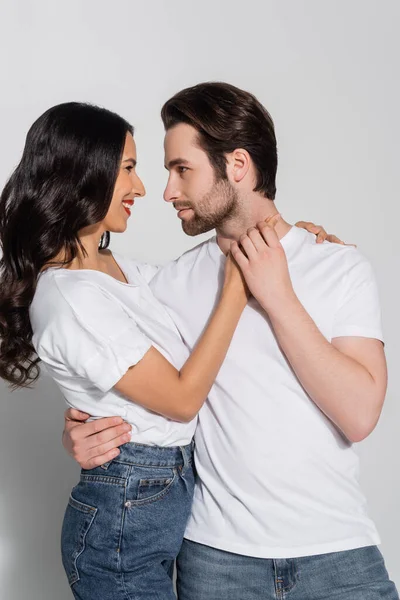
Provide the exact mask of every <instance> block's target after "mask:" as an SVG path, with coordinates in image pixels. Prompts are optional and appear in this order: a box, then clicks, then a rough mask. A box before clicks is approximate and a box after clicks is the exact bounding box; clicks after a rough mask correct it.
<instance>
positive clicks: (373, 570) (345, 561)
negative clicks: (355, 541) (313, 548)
mask: <svg viewBox="0 0 400 600" xmlns="http://www.w3.org/2000/svg"><path fill="white" fill-rule="evenodd" d="M177 567H178V582H177V584H178V586H177V587H178V597H179V600H378V599H379V600H398V599H399V596H398V594H397V591H396V588H395V585H394V583H393V582H392V581H390V580H389V577H388V574H387V571H386V568H385V565H384V561H383V558H382V554H381V553H380V551H379V550H378V548H377V547H376V546H367V547H365V548H357V549H355V550H346V551H344V552H333V553H329V554H321V555H317V556H307V557H303V558H294V559H268V558H252V557H250V556H242V555H240V554H231V553H230V552H224V551H222V550H217V549H215V548H211V547H209V546H204V545H202V544H196V543H195V542H191V541H189V540H184V542H183V545H182V549H181V552H180V554H179V556H178V560H177Z"/></svg>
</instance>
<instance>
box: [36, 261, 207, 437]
mask: <svg viewBox="0 0 400 600" xmlns="http://www.w3.org/2000/svg"><path fill="white" fill-rule="evenodd" d="M114 257H115V258H116V259H117V261H118V264H119V266H120V268H121V269H122V271H123V272H124V274H125V277H126V278H127V281H128V283H127V284H126V283H122V282H119V281H117V280H116V279H114V278H113V277H110V276H108V275H106V274H104V273H101V272H99V271H94V270H88V269H86V270H78V271H72V270H67V269H59V268H52V269H48V270H46V271H44V272H43V273H42V274H41V275H40V277H39V280H38V284H37V289H36V293H35V296H34V299H33V302H32V304H31V307H30V319H31V324H32V329H33V345H34V347H35V349H36V351H37V354H38V356H39V357H40V358H41V359H42V361H43V363H44V365H45V367H46V369H47V371H48V372H49V374H50V375H51V376H52V377H53V378H54V380H55V381H56V382H57V384H58V385H59V387H60V388H61V391H62V392H63V394H64V397H65V399H66V401H67V403H68V405H69V406H72V407H74V408H77V409H79V410H82V411H84V412H87V413H88V414H90V415H92V416H94V417H105V416H114V415H119V416H121V417H122V418H123V419H125V421H127V422H128V423H130V424H131V425H132V437H131V441H133V442H137V443H142V444H149V445H158V446H183V445H186V444H189V443H190V442H191V440H192V437H193V433H194V430H195V426H196V419H194V420H193V421H191V422H190V423H179V422H176V421H172V420H170V419H167V418H165V417H163V416H161V415H158V414H156V413H154V412H152V411H149V410H146V409H145V408H143V407H142V406H140V405H138V404H135V403H134V402H132V401H131V400H129V399H128V398H126V397H124V396H123V395H121V394H119V393H118V392H117V391H116V390H115V389H113V386H114V385H115V384H116V383H117V382H118V381H119V380H120V379H121V377H123V375H125V373H126V372H127V370H128V369H129V368H130V367H131V366H132V365H135V364H136V363H137V362H138V361H139V360H140V359H141V358H142V357H143V356H144V355H145V354H146V352H147V351H148V350H149V349H150V348H151V346H154V347H155V348H157V349H158V350H159V351H160V352H161V353H162V354H163V355H164V356H165V358H166V359H167V360H168V361H169V362H170V363H171V364H173V365H174V366H175V367H176V368H177V369H180V368H181V367H182V365H183V364H184V362H185V361H186V359H187V357H188V355H189V352H188V350H187V348H186V347H185V345H184V344H183V342H182V339H181V337H180V335H179V333H178V331H177V329H176V327H175V325H174V323H173V322H172V320H171V317H170V316H169V315H168V313H167V312H166V310H165V309H164V308H163V307H162V305H161V304H160V303H159V302H158V301H157V300H156V299H155V298H154V295H153V294H152V292H151V291H150V289H149V287H148V284H147V280H146V279H148V278H149V277H150V275H153V274H154V270H153V269H152V268H151V266H150V265H149V266H147V265H140V263H136V262H135V261H132V260H126V259H123V258H121V257H116V255H115V254H114Z"/></svg>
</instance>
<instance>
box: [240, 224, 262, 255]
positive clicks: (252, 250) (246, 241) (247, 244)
mask: <svg viewBox="0 0 400 600" xmlns="http://www.w3.org/2000/svg"><path fill="white" fill-rule="evenodd" d="M249 231H250V230H249ZM257 233H258V232H257V229H255V230H252V231H251V235H252V237H253V238H254V237H255V235H257ZM239 245H240V246H242V248H243V250H244V252H245V254H246V256H247V258H248V259H249V260H252V259H254V258H255V257H256V256H257V249H256V247H255V245H254V244H253V241H252V239H251V238H250V237H249V236H248V234H247V233H245V234H243V235H241V236H240V238H239Z"/></svg>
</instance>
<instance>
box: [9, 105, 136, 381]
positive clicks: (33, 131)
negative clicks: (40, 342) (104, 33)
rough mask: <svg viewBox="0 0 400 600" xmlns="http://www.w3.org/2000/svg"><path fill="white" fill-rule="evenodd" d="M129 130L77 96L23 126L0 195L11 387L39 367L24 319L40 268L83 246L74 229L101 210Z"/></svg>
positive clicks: (107, 201) (92, 221) (96, 220)
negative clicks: (21, 143)
mask: <svg viewBox="0 0 400 600" xmlns="http://www.w3.org/2000/svg"><path fill="white" fill-rule="evenodd" d="M128 132H129V133H131V134H133V128H132V126H131V125H130V124H129V123H127V122H126V121H125V120H124V119H122V118H121V117H120V116H118V115H116V114H115V113H112V112H110V111H108V110H105V109H103V108H99V107H97V106H92V105H89V104H82V103H78V102H69V103H65V104H60V105H58V106H54V107H53V108H50V109H49V110H48V111H46V112H45V113H44V114H43V115H42V116H41V117H39V119H38V120H37V121H35V123H34V124H33V125H32V127H31V128H30V130H29V132H28V135H27V137H26V143H25V148H24V152H23V155H22V158H21V162H20V163H19V165H18V166H17V168H16V169H15V171H14V173H13V174H12V175H11V177H10V179H9V181H8V183H7V184H6V186H5V188H4V190H3V192H2V194H1V197H0V245H1V250H2V253H3V255H2V258H1V260H0V377H2V378H3V379H5V380H6V381H7V382H9V383H10V384H11V387H12V388H16V387H19V386H29V385H30V384H32V383H33V382H34V381H35V380H36V379H37V377H38V376H39V372H40V370H39V365H38V363H39V362H40V359H39V358H38V356H37V355H36V352H35V350H34V347H33V345H32V327H31V323H30V319H29V307H30V305H31V302H32V299H33V296H34V294H35V290H36V283H37V279H38V276H39V274H40V271H41V269H43V267H44V266H45V265H48V264H49V263H51V262H52V261H54V259H56V257H59V256H60V255H61V256H65V259H64V260H63V261H62V262H59V263H58V264H60V265H61V266H62V265H63V264H68V263H69V262H71V261H72V260H73V259H74V258H75V257H76V256H77V255H78V253H79V252H84V248H83V247H82V245H81V242H80V240H79V237H78V235H79V231H80V230H81V229H83V228H84V227H88V226H90V225H94V224H95V223H99V222H100V221H102V220H103V219H104V218H105V216H106V214H107V211H108V208H109V206H110V203H111V199H112V195H113V190H114V186H115V181H116V179H117V175H118V171H119V167H120V162H121V158H122V153H123V149H124V145H125V139H126V135H127V133H128ZM108 239H109V235H108V234H106V235H105V236H103V239H102V247H106V246H107V245H108Z"/></svg>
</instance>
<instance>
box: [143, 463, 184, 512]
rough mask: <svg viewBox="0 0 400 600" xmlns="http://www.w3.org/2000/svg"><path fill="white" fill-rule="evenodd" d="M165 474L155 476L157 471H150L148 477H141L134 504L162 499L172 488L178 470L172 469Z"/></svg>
mask: <svg viewBox="0 0 400 600" xmlns="http://www.w3.org/2000/svg"><path fill="white" fill-rule="evenodd" d="M163 475H164V476H155V473H151V472H150V473H149V474H148V476H147V477H141V478H140V479H139V481H138V485H137V493H136V498H135V499H133V500H132V504H135V505H139V504H148V503H150V502H156V501H157V500H161V498H163V497H164V496H165V495H166V494H167V493H168V492H169V490H170V489H171V487H172V485H173V483H174V481H175V478H176V476H177V473H176V470H175V469H171V470H170V471H169V473H168V476H166V475H167V474H163Z"/></svg>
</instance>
